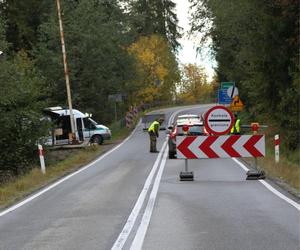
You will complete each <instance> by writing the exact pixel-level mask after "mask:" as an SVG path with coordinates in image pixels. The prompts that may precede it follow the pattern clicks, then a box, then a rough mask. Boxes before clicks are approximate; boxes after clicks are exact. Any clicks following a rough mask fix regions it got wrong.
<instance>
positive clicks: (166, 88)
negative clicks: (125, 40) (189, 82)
mask: <svg viewBox="0 0 300 250" xmlns="http://www.w3.org/2000/svg"><path fill="white" fill-rule="evenodd" d="M128 51H129V53H130V54H131V55H132V56H133V57H134V58H135V60H136V70H137V72H138V79H137V80H136V84H135V86H133V96H135V97H137V99H138V101H143V102H145V103H148V104H150V103H153V102H154V103H162V102H165V103H170V102H171V101H172V99H173V98H174V95H175V89H176V88H175V84H176V83H177V82H178V81H179V77H180V76H179V71H178V66H177V62H176V58H175V56H174V54H173V53H172V51H171V48H170V47H169V44H168V42H167V41H166V40H165V39H164V38H163V37H161V36H159V35H151V36H149V37H141V38H140V39H139V40H138V41H136V42H135V43H133V44H132V45H131V46H130V47H129V48H128Z"/></svg>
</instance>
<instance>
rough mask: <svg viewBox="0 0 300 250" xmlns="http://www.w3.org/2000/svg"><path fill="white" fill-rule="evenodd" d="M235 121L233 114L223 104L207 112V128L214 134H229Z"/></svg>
mask: <svg viewBox="0 0 300 250" xmlns="http://www.w3.org/2000/svg"><path fill="white" fill-rule="evenodd" d="M233 122H234V118H233V114H232V113H231V111H230V110H228V109H227V108H225V107H223V106H215V107H213V108H211V109H209V110H208V111H207V112H206V113H205V124H204V126H205V129H206V130H207V132H208V133H211V134H214V135H224V134H228V133H229V132H230V129H231V127H232V126H233Z"/></svg>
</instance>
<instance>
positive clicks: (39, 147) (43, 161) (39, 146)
mask: <svg viewBox="0 0 300 250" xmlns="http://www.w3.org/2000/svg"><path fill="white" fill-rule="evenodd" d="M38 149H39V156H40V163H41V170H42V173H43V174H46V167H45V159H44V150H43V146H42V145H41V144H38Z"/></svg>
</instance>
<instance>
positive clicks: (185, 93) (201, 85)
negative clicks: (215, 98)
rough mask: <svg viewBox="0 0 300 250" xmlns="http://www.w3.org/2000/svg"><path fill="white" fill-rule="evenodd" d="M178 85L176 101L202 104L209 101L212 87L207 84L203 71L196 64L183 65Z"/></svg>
mask: <svg viewBox="0 0 300 250" xmlns="http://www.w3.org/2000/svg"><path fill="white" fill-rule="evenodd" d="M181 79H182V80H181V83H180V85H179V95H178V99H179V101H180V102H183V103H204V102H207V101H209V100H210V97H211V94H212V85H210V84H208V83H207V76H206V74H205V69H204V68H202V67H199V66H197V65H196V64H185V65H183V69H182V78H181Z"/></svg>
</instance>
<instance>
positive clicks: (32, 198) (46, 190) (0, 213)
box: [0, 121, 141, 217]
mask: <svg viewBox="0 0 300 250" xmlns="http://www.w3.org/2000/svg"><path fill="white" fill-rule="evenodd" d="M140 123H141V121H139V123H138V125H140ZM137 128H138V126H136V128H135V129H134V130H133V131H132V132H131V134H130V135H129V136H128V137H127V138H126V139H125V140H124V141H123V142H122V143H121V144H119V145H118V146H116V147H114V148H113V149H111V150H109V151H108V152H106V153H105V154H104V155H102V156H101V157H100V158H98V159H96V160H94V161H93V162H91V163H89V164H88V165H86V166H85V167H82V168H81V169H79V170H77V171H76V172H74V173H72V174H70V175H67V176H66V177H64V178H62V179H61V180H59V181H57V182H55V183H53V184H52V185H50V186H48V187H46V188H44V189H42V190H41V191H40V192H38V193H36V194H34V195H32V196H30V197H29V198H27V199H25V200H23V201H21V202H19V203H17V204H16V205H14V206H11V207H9V208H7V209H5V210H3V211H2V212H0V217H2V216H4V215H6V214H8V213H10V212H12V211H14V210H16V209H18V208H19V207H22V206H23V205H25V204H27V203H29V202H30V201H32V200H34V199H35V198H37V197H39V196H41V195H42V194H44V193H46V192H48V191H49V190H51V189H53V188H55V187H56V186H58V185H59V184H61V183H63V182H65V181H66V180H68V179H70V178H71V177H73V176H75V175H77V174H79V173H81V172H82V171H84V170H86V169H88V168H90V167H91V166H93V165H94V164H95V163H96V162H98V161H101V160H102V159H103V158H105V157H106V156H108V155H109V154H111V153H112V152H114V151H115V150H117V149H118V148H119V147H121V146H122V145H123V144H124V143H125V142H127V141H128V140H129V139H130V138H131V137H132V135H133V134H134V133H135V131H136V129H137Z"/></svg>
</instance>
